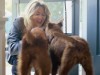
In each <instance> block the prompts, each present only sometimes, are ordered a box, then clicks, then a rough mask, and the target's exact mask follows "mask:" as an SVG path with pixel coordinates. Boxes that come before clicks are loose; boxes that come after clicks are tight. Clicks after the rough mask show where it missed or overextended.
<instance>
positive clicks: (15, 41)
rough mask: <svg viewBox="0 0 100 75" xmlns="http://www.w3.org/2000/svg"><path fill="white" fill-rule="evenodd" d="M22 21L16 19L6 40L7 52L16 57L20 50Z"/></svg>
mask: <svg viewBox="0 0 100 75" xmlns="http://www.w3.org/2000/svg"><path fill="white" fill-rule="evenodd" d="M22 24H23V20H21V18H16V19H15V20H14V22H13V26H12V28H11V30H10V32H9V35H8V38H7V45H8V48H7V51H8V53H9V54H10V55H17V54H18V53H19V51H20V49H21V39H22V29H23V28H22V26H21V25H22Z"/></svg>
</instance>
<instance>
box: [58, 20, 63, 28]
mask: <svg viewBox="0 0 100 75" xmlns="http://www.w3.org/2000/svg"><path fill="white" fill-rule="evenodd" d="M58 25H59V26H60V28H61V27H62V26H63V20H60V21H59V22H58Z"/></svg>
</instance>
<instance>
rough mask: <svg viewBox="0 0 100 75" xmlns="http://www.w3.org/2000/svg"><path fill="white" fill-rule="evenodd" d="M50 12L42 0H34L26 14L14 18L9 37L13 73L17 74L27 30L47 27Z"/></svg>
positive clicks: (8, 58) (9, 53) (13, 74)
mask: <svg viewBox="0 0 100 75" xmlns="http://www.w3.org/2000/svg"><path fill="white" fill-rule="evenodd" d="M49 15H50V12H49V10H48V7H47V6H46V5H45V4H44V3H43V1H41V0H35V1H34V0H32V1H31V2H29V3H28V5H27V7H26V9H25V12H24V16H22V17H18V18H16V19H15V20H14V22H13V26H12V29H11V30H10V32H9V35H8V38H7V45H8V47H7V51H8V53H7V61H8V62H9V63H10V64H12V75H17V70H16V65H17V55H18V54H19V52H20V50H21V39H22V36H23V33H24V31H25V30H30V29H31V28H34V27H36V26H39V27H42V28H43V29H45V26H46V24H47V23H48V21H49Z"/></svg>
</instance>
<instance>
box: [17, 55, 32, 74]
mask: <svg viewBox="0 0 100 75" xmlns="http://www.w3.org/2000/svg"><path fill="white" fill-rule="evenodd" d="M30 63H31V62H30V59H29V56H24V55H23V56H21V62H20V61H19V62H18V64H19V65H18V67H19V68H18V75H30V71H31V66H30Z"/></svg>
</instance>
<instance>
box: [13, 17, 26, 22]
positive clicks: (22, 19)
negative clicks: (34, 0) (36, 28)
mask: <svg viewBox="0 0 100 75" xmlns="http://www.w3.org/2000/svg"><path fill="white" fill-rule="evenodd" d="M15 21H17V22H23V21H24V18H23V17H16V18H15Z"/></svg>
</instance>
